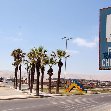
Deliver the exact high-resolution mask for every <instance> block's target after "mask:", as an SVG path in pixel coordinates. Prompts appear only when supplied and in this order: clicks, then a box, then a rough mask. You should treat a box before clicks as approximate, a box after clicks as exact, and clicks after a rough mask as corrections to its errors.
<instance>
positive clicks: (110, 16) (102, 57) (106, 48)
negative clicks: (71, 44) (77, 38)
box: [99, 7, 111, 70]
mask: <svg viewBox="0 0 111 111" xmlns="http://www.w3.org/2000/svg"><path fill="white" fill-rule="evenodd" d="M99 69H100V70H111V7H108V8H103V9H100V24H99Z"/></svg>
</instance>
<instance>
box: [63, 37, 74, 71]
mask: <svg viewBox="0 0 111 111" xmlns="http://www.w3.org/2000/svg"><path fill="white" fill-rule="evenodd" d="M64 39H65V40H66V44H65V45H66V51H67V47H68V44H67V43H68V42H67V41H68V40H70V39H72V38H67V37H63V38H62V40H64ZM66 61H67V57H65V72H66Z"/></svg>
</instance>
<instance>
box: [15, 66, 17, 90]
mask: <svg viewBox="0 0 111 111" xmlns="http://www.w3.org/2000/svg"><path fill="white" fill-rule="evenodd" d="M17 69H18V66H16V68H15V89H17Z"/></svg>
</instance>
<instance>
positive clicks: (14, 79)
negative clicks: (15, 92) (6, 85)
mask: <svg viewBox="0 0 111 111" xmlns="http://www.w3.org/2000/svg"><path fill="white" fill-rule="evenodd" d="M14 88H15V77H14Z"/></svg>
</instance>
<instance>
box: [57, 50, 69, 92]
mask: <svg viewBox="0 0 111 111" xmlns="http://www.w3.org/2000/svg"><path fill="white" fill-rule="evenodd" d="M55 55H56V57H57V58H58V59H59V61H58V62H57V63H58V67H59V69H58V79H57V86H56V94H59V85H60V75H61V68H62V66H63V62H62V58H67V57H69V55H67V56H66V52H65V51H63V50H60V49H58V50H57V51H56V53H55Z"/></svg>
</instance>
